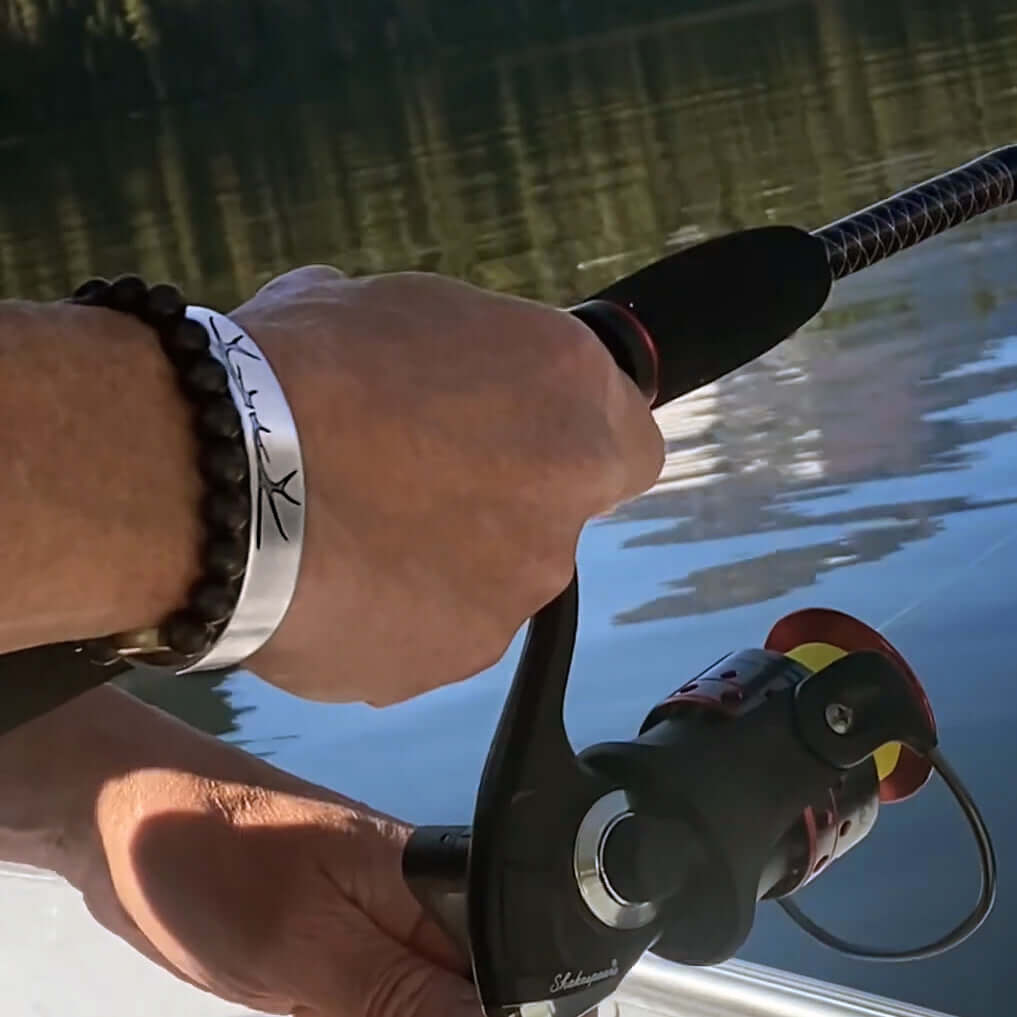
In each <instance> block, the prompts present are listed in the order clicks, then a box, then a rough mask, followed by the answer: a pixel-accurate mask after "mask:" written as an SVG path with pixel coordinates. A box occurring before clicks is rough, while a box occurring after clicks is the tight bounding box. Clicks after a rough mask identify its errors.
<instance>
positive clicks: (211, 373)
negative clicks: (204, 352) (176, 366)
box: [180, 356, 229, 399]
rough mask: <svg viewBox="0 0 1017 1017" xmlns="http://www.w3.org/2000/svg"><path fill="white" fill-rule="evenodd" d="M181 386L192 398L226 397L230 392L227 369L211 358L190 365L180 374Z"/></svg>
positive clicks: (204, 358) (203, 358)
mask: <svg viewBox="0 0 1017 1017" xmlns="http://www.w3.org/2000/svg"><path fill="white" fill-rule="evenodd" d="M180 384H181V385H182V386H183V389H184V391H185V392H186V393H187V394H188V395H189V396H191V397H192V398H196V399H201V398H204V397H206V396H216V395H224V394H225V393H226V392H228V391H229V380H228V378H227V375H226V368H225V367H223V366H222V364H220V363H219V361H218V360H215V359H213V358H212V357H211V356H207V357H202V358H201V359H200V360H197V361H195V362H194V363H192V364H188V365H187V367H185V368H184V369H183V370H182V371H181V372H180Z"/></svg>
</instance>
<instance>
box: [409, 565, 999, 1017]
mask: <svg viewBox="0 0 1017 1017" xmlns="http://www.w3.org/2000/svg"><path fill="white" fill-rule="evenodd" d="M577 610H578V583H577V580H576V579H575V578H573V581H572V583H571V584H570V586H569V588H568V589H567V590H566V591H565V592H564V593H563V594H562V595H561V596H559V597H558V598H557V599H556V600H555V601H553V602H552V603H551V604H549V605H548V606H547V607H545V608H544V609H543V611H541V612H540V613H538V614H537V615H536V616H535V618H534V619H533V622H532V624H531V627H530V630H529V633H528V636H527V640H526V644H525V646H524V648H523V653H522V657H521V659H520V662H519V665H518V668H517V671H516V675H515V678H514V680H513V683H512V686H511V688H510V691H509V694H508V697H507V700H506V703H505V707H504V710H503V712H502V716H501V719H500V721H499V724H498V727H497V730H496V732H495V736H494V739H493V741H492V745H491V750H490V753H489V755H488V759H487V762H486V765H485V768H484V773H483V776H482V779H481V784H480V789H479V792H478V795H477V801H476V808H475V813H474V821H473V825H472V827H471V828H464V827H460V828H443V827H421V828H419V829H418V830H417V831H416V832H415V833H414V835H413V837H412V838H411V839H410V841H409V843H408V844H407V847H406V850H405V853H404V867H403V868H404V875H405V878H406V880H407V883H408V885H409V886H410V888H411V889H412V890H413V891H414V893H415V894H416V895H417V897H418V899H419V900H420V901H421V903H422V904H423V905H424V907H425V909H427V911H428V912H429V914H431V915H432V916H433V917H434V918H435V920H436V921H437V922H439V924H441V925H442V926H443V927H444V928H445V929H446V931H447V932H448V933H449V934H450V935H451V936H453V937H454V938H455V939H456V940H457V941H458V942H459V943H460V945H461V947H462V948H463V950H464V954H465V955H468V956H469V957H470V960H471V965H472V971H473V977H474V979H475V981H476V984H477V987H478V990H479V992H480V996H481V1001H482V1004H483V1007H484V1010H485V1013H486V1014H487V1015H488V1017H496V1015H497V1017H510V1015H511V1017H515V1015H519V1017H550V1015H552V1014H553V1015H555V1017H578V1015H580V1014H583V1013H585V1012H587V1011H589V1010H591V1009H592V1008H593V1007H595V1006H596V1005H597V1004H598V1003H599V1002H600V1001H601V1000H603V999H604V998H605V997H607V996H608V995H610V993H611V992H613V991H614V989H615V988H616V987H617V985H618V983H619V982H620V981H621V979H622V978H623V977H624V976H625V974H626V973H627V972H628V971H629V969H630V968H631V967H632V966H633V965H634V964H635V963H636V961H637V960H638V959H639V958H640V957H641V956H642V954H643V953H644V952H645V951H646V950H650V951H652V952H653V953H655V954H658V955H659V956H661V957H664V958H666V959H668V960H671V961H675V962H678V963H682V964H697V965H704V964H716V963H719V962H721V961H723V960H726V959H728V958H729V957H731V956H733V955H734V954H735V953H736V952H737V950H738V949H739V948H740V947H741V945H742V944H743V943H744V941H745V939H746V937H747V936H748V934H749V932H750V931H751V928H752V924H753V922H754V919H755V913H756V907H757V905H758V903H759V902H760V901H762V900H770V899H775V900H778V902H780V903H781V904H782V906H784V907H785V909H786V910H788V911H789V913H790V914H791V916H792V917H793V918H794V919H795V920H796V921H798V922H799V924H801V925H803V927H805V928H806V929H807V931H810V932H813V934H817V935H819V936H820V938H822V935H824V934H822V933H821V930H819V931H817V928H810V927H809V926H810V924H811V923H810V922H809V920H808V919H806V918H804V916H802V915H801V914H800V912H797V910H796V909H793V908H792V906H791V904H790V903H789V901H788V898H789V897H790V896H791V895H793V894H794V893H796V892H797V891H798V890H800V889H801V888H802V887H803V886H806V885H807V884H808V883H809V882H811V881H812V880H814V879H816V878H817V877H818V876H820V875H821V874H823V873H824V872H826V871H827V870H828V869H829V867H830V865H831V864H832V863H833V862H834V861H835V860H836V859H838V858H840V857H842V856H843V855H844V854H845V853H846V852H847V851H849V850H851V849H852V848H853V847H855V846H856V845H857V844H859V843H860V842H861V841H862V840H863V839H864V838H865V837H866V836H868V835H869V833H870V832H871V831H872V829H873V828H874V825H875V823H876V820H877V817H878V813H879V808H880V805H881V804H888V803H893V802H897V801H901V800H903V799H905V798H907V797H909V796H910V795H912V794H914V793H915V792H916V791H917V790H918V789H919V788H920V787H921V786H922V785H923V784H924V783H925V782H926V781H927V780H928V778H929V775H930V773H931V770H932V765H933V763H932V761H930V760H935V759H936V758H937V750H936V742H937V736H936V729H935V723H934V720H933V716H932V712H931V710H930V708H929V704H928V700H927V698H926V696H925V694H924V692H923V691H922V689H921V686H920V684H919V683H918V680H917V678H916V677H915V675H914V674H913V672H912V671H911V669H910V668H909V667H908V665H907V663H906V662H905V661H904V660H903V658H902V657H901V656H900V654H898V653H897V651H896V650H895V649H894V648H893V647H892V646H890V644H888V643H887V642H886V641H885V640H883V639H882V637H880V636H879V635H878V634H877V633H876V632H874V631H873V630H872V629H870V628H869V627H868V626H866V625H864V624H863V623H861V622H859V621H857V620H856V619H853V618H851V617H849V616H847V615H843V614H840V613H838V612H834V611H823V610H813V611H804V612H798V613H796V614H793V615H789V616H787V617H786V618H784V619H782V620H781V621H780V622H778V623H777V625H776V626H774V628H773V630H772V631H771V632H770V634H769V636H768V637H767V639H766V641H765V643H764V646H763V647H761V648H757V649H748V650H741V651H738V652H734V653H730V654H727V655H725V656H724V657H722V658H720V659H719V660H718V661H716V662H715V663H714V664H712V665H710V666H709V667H708V668H706V669H705V670H704V671H703V672H701V673H700V674H699V675H697V676H695V677H694V678H692V679H691V680H689V681H687V682H685V683H684V684H683V685H682V686H681V687H680V688H678V689H677V690H676V691H675V692H674V693H673V694H671V695H670V696H668V697H667V698H666V699H664V700H663V701H662V702H661V703H659V704H658V705H656V706H655V707H654V708H653V709H652V710H651V711H650V712H649V714H648V715H647V717H646V720H645V721H644V722H643V724H642V726H641V728H640V731H639V733H638V735H637V736H636V737H635V738H634V739H632V740H630V741H617V742H603V743H600V744H597V745H593V746H590V747H589V748H587V749H585V750H583V751H582V752H581V753H579V754H578V755H577V754H576V753H575V752H574V751H573V749H572V747H571V745H570V744H569V741H568V738H567V736H566V733H565V729H564V723H563V716H562V710H563V704H564V694H565V687H566V683H567V680H568V673H569V669H570V666H571V661H572V650H573V644H574V640H575V632H576V619H577ZM950 772H951V775H952V771H950ZM953 779H954V780H955V778H953ZM951 787H952V788H953V789H954V791H955V793H956V794H958V795H959V797H960V796H963V799H964V800H962V805H964V807H965V811H966V812H967V813H968V817H969V820H972V815H974V817H975V820H977V824H976V822H975V821H974V820H972V826H973V828H975V829H976V836H980V834H979V828H980V830H981V833H982V834H984V827H981V826H980V820H978V817H977V812H974V807H973V806H971V805H970V800H969V799H966V795H965V793H964V792H963V788H960V787H959V783H958V786H957V787H955V786H954V784H953V783H951ZM958 788H959V790H958ZM969 806H970V810H969V808H968V807H969ZM979 843H980V847H984V848H985V850H983V852H982V855H983V872H984V875H985V878H984V879H983V894H982V900H981V901H980V902H979V907H978V908H976V910H975V912H973V916H972V917H971V918H969V920H968V921H967V923H966V925H965V924H964V923H962V925H964V927H963V929H961V928H960V927H959V929H958V930H955V934H951V935H952V936H953V938H951V937H944V939H943V940H940V941H938V942H937V944H934V946H935V947H936V949H937V950H938V949H943V948H946V947H947V946H949V945H952V943H953V941H954V939H956V938H957V935H956V934H957V933H960V932H962V933H963V934H964V935H967V934H969V933H970V931H973V928H975V927H977V925H978V924H980V922H981V920H982V919H983V918H984V916H985V914H986V913H987V912H988V909H989V907H990V906H991V903H992V896H993V893H994V860H993V858H992V854H991V847H989V846H988V841H987V835H985V837H984V845H983V843H982V840H980V841H979ZM986 852H987V853H986ZM826 941H829V942H830V943H831V945H839V941H834V940H833V937H827V940H826ZM855 952H856V953H858V954H862V953H864V951H860V950H855ZM924 955H926V952H925V948H922V949H921V950H919V951H908V952H907V953H906V954H903V955H899V956H901V957H909V956H924ZM874 956H880V955H878V954H877V955H874ZM887 956H888V957H891V956H892V957H894V958H895V957H897V956H898V955H896V954H894V955H887Z"/></svg>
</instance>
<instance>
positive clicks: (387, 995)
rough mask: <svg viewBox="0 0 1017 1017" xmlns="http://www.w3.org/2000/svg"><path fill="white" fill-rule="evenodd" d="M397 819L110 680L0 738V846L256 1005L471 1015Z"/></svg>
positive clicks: (333, 1013) (172, 959)
mask: <svg viewBox="0 0 1017 1017" xmlns="http://www.w3.org/2000/svg"><path fill="white" fill-rule="evenodd" d="M53 745H59V746H61V749H60V751H59V752H54V751H53V749H52V746H53ZM409 833H410V829H409V828H408V827H407V826H406V825H405V824H403V823H400V822H398V821H395V820H393V819H390V818H388V817H385V816H382V815H380V814H378V813H376V812H373V811H372V810H370V809H369V808H367V807H366V806H363V805H361V804H359V803H357V802H353V801H350V800H348V799H345V798H343V797H341V796H340V795H337V794H335V793H333V792H331V791H328V790H326V789H324V788H320V787H316V786H314V785H311V784H308V783H306V782H304V781H302V780H300V779H298V778H296V777H294V776H292V775H290V774H287V773H285V772H283V771H281V770H278V769H276V768H275V767H273V766H270V765H269V764H267V763H265V762H263V761H262V760H259V759H256V758H254V757H252V756H249V755H247V754H246V753H244V752H242V751H240V750H238V749H236V748H233V747H232V746H229V745H226V744H225V743H223V742H221V741H218V740H216V739H214V738H211V737H209V736H207V735H204V734H201V733H199V732H197V731H194V730H192V729H190V728H188V727H186V726H185V725H183V724H181V723H180V722H178V721H176V720H174V719H173V718H171V717H169V716H167V715H166V714H163V713H162V712H161V711H159V710H156V709H154V708H152V707H149V706H145V705H144V704H142V703H139V702H138V701H136V700H134V699H132V698H131V697H130V696H128V695H126V694H124V693H122V692H120V691H119V690H117V689H114V688H110V687H106V688H102V689H98V690H95V691H93V692H90V693H87V694H86V695H84V696H81V697H79V699H77V700H75V701H74V702H72V703H69V704H67V705H65V706H63V707H61V708H60V709H58V710H56V711H54V712H53V713H51V714H48V715H47V716H45V717H42V718H39V719H38V720H35V721H32V722H31V723H29V724H26V725H25V726H24V727H22V728H19V729H17V730H16V731H14V732H12V733H11V734H9V735H6V736H4V738H2V739H0V858H4V859H8V860H13V861H22V862H28V863H30V864H36V865H41V866H43V867H46V868H52V869H54V870H56V871H58V872H60V873H61V874H62V875H64V876H65V877H66V878H67V879H68V880H69V881H70V882H71V883H72V884H74V885H75V886H76V887H77V888H78V889H79V890H81V892H82V894H83V896H84V900H85V902H86V904H87V906H88V908H89V910H90V911H91V913H92V914H93V915H94V916H95V918H96V919H97V920H98V921H99V922H101V923H102V924H103V925H105V926H106V927H107V928H108V929H110V930H111V931H112V932H114V933H115V934H117V935H118V936H120V937H122V938H123V939H124V940H126V941H127V942H128V943H130V944H131V945H132V946H134V947H135V948H136V949H137V950H139V951H140V952H141V953H143V954H144V955H145V956H147V957H148V958H149V959H150V960H152V961H154V962H155V963H157V964H160V965H162V966H163V967H165V968H167V969H168V970H169V971H171V972H172V973H174V974H175V975H177V976H178V977H180V978H183V979H185V980H186V981H189V982H191V983H192V984H194V985H196V986H198V987H200V988H202V989H205V990H207V991H209V992H211V993H213V994H215V995H217V996H219V997H221V998H224V999H227V1000H231V1001H234V1002H237V1003H239V1004H241V1005H243V1006H245V1007H250V1008H252V1009H254V1010H258V1011H263V1012H268V1013H279V1014H290V1013H292V1014H294V1015H295V1017H480V1014H481V1011H480V1005H479V1002H478V999H477V995H476V992H475V990H474V988H473V985H472V983H471V982H470V981H469V980H468V978H467V977H466V976H465V972H466V970H467V962H466V959H465V958H463V957H459V956H458V955H457V954H456V951H455V950H454V948H453V947H452V945H451V944H450V943H449V942H448V941H447V940H446V938H445V937H444V935H443V934H442V933H441V932H440V931H439V929H438V928H437V927H436V926H435V925H433V924H432V923H431V922H430V921H429V920H427V919H426V918H425V916H424V915H423V914H422V912H421V909H420V907H419V905H418V904H417V902H416V900H415V899H414V898H413V896H412V894H411V893H410V892H409V890H408V889H407V887H406V885H405V883H404V881H403V879H402V875H401V854H402V847H403V844H404V843H405V841H406V839H407V838H408V836H409ZM142 1009H143V1007H142Z"/></svg>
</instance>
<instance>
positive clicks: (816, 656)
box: [785, 643, 901, 781]
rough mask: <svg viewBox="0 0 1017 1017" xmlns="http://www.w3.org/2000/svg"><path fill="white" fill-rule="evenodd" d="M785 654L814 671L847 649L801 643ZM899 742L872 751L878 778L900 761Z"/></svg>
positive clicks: (836, 658)
mask: <svg viewBox="0 0 1017 1017" xmlns="http://www.w3.org/2000/svg"><path fill="white" fill-rule="evenodd" d="M785 656H788V657H790V658H791V659H792V660H796V661H798V663H799V664H802V665H803V666H804V667H807V668H808V669H809V670H810V671H812V672H813V673H815V672H816V671H821V670H822V669H823V668H824V667H829V666H830V665H831V664H832V663H833V662H834V661H835V660H840V658H841V657H846V656H847V651H846V650H842V649H841V648H840V647H839V646H831V645H830V644H829V643H802V644H801V646H796V647H795V648H794V649H793V650H789V651H788V652H787V654H785ZM900 750H901V745H900V742H887V743H886V744H885V745H882V746H880V747H879V748H878V749H876V751H875V752H874V753H873V759H874V760H875V762H876V775H877V776H878V777H879V779H880V780H881V781H882V780H885V779H886V778H887V777H889V776H890V774H891V773H893V771H894V769H895V768H896V766H897V763H898V762H899V761H900Z"/></svg>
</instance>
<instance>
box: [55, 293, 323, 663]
mask: <svg viewBox="0 0 1017 1017" xmlns="http://www.w3.org/2000/svg"><path fill="white" fill-rule="evenodd" d="M71 301H72V302H73V303H77V304H85V305H88V306H93V307H105V308H109V309H111V310H116V311H122V312H125V313H128V314H132V315H134V316H135V317H137V318H139V319H140V320H141V321H143V322H144V323H145V324H146V325H149V326H150V327H151V328H152V329H154V330H155V332H156V333H157V335H158V338H159V342H160V344H161V346H162V349H163V351H164V352H165V353H166V355H167V357H168V359H169V361H170V363H171V364H172V365H173V367H174V369H175V372H176V378H177V382H178V385H179V388H180V390H181V392H182V393H183V394H184V396H185V397H186V398H187V399H188V400H189V401H190V403H191V405H192V407H193V420H194V427H195V432H196V434H197V437H198V441H199V443H200V448H201V452H200V468H201V473H202V477H203V480H204V483H205V485H206V491H205V497H204V501H203V506H202V517H203V522H204V526H205V543H204V548H203V555H202V557H203V574H202V576H201V578H200V579H199V580H198V581H197V582H196V583H195V585H194V586H193V588H192V589H191V592H190V595H189V598H188V603H187V606H186V607H183V608H181V609H179V610H177V611H175V612H174V613H173V614H171V615H169V616H168V617H167V618H166V619H165V620H164V621H163V623H162V624H161V625H160V626H159V627H158V628H157V629H151V630H143V631H134V632H122V633H117V634H116V635H113V636H107V637H105V638H103V639H99V640H94V641H92V642H90V643H89V644H87V647H86V650H87V656H88V657H89V659H90V660H91V661H93V662H94V663H95V664H110V663H113V662H115V661H127V662H129V663H131V664H133V665H135V666H138V665H141V666H149V667H159V668H169V669H172V670H173V671H174V672H175V673H177V674H183V673H187V672H192V671H203V670H211V669H216V668H226V667H230V666H233V665H235V664H238V663H240V662H241V661H242V660H244V659H246V658H247V657H249V656H251V654H253V653H254V652H255V651H256V650H258V649H259V648H260V647H261V646H262V645H264V643H265V642H267V641H268V639H269V638H270V637H271V635H272V634H273V632H274V631H275V630H276V629H277V628H278V626H279V624H280V622H281V621H282V619H283V617H284V616H285V614H286V611H287V610H288V608H289V605H290V602H291V600H292V596H293V592H294V589H295V587H296V580H297V574H298V571H299V566H300V556H301V551H302V545H303V530H304V505H303V503H304V491H303V465H302V461H301V454H300V443H299V439H298V436H297V430H296V425H295V423H294V421H293V418H292V415H291V414H290V410H289V407H288V405H287V403H286V399H285V397H284V395H283V392H282V389H281V387H280V385H279V382H278V380H277V378H276V377H275V374H274V373H273V371H272V369H271V367H270V366H269V364H268V362H267V360H266V359H265V357H264V355H263V354H262V353H261V351H260V350H259V349H258V348H257V346H256V345H255V343H254V341H253V340H252V339H251V337H250V336H249V335H247V334H246V332H244V331H243V330H242V329H240V328H238V326H237V325H236V324H235V323H234V322H232V321H231V320H230V319H229V318H227V317H226V316H224V315H222V314H219V313H218V312H216V311H212V310H209V309H208V308H204V307H194V306H188V305H187V304H186V303H185V302H184V300H183V298H182V296H181V295H180V292H179V291H178V290H177V289H176V287H174V286H170V285H167V284H158V285H156V286H152V287H151V288H150V287H149V286H148V285H147V284H146V283H145V282H144V280H142V279H141V278H139V277H138V276H135V275H126V276H121V277H119V278H118V279H116V280H115V281H113V282H109V281H107V280H105V279H90V280H89V281H88V282H86V283H84V284H83V285H81V286H79V287H78V289H77V290H75V292H74V295H73V296H72V297H71Z"/></svg>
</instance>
